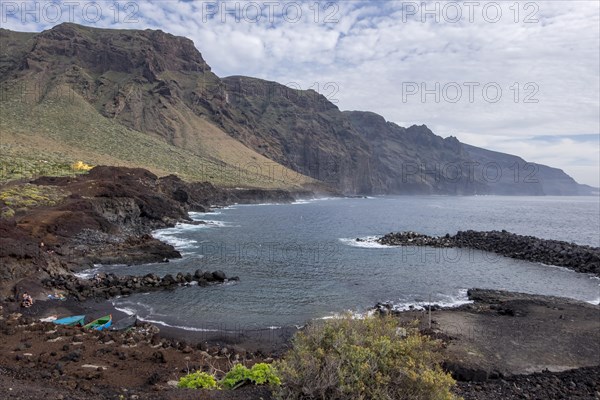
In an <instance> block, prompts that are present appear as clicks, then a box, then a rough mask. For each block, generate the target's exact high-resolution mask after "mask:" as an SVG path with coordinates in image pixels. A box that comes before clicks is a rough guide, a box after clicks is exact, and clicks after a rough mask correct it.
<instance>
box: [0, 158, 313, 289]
mask: <svg viewBox="0 0 600 400" xmlns="http://www.w3.org/2000/svg"><path fill="white" fill-rule="evenodd" d="M31 184H32V185H40V186H44V187H59V188H60V189H61V190H62V192H64V194H65V197H64V198H63V199H62V200H61V201H59V202H58V203H57V204H54V205H46V206H40V207H33V208H30V209H24V210H19V211H17V213H16V214H15V215H14V216H13V217H12V218H10V219H2V220H1V223H0V239H1V246H0V262H1V263H2V268H0V288H1V289H2V291H3V293H4V294H5V295H7V294H8V291H10V287H11V284H10V283H11V282H12V283H14V282H17V281H19V280H20V279H23V278H27V277H34V278H35V279H39V280H41V279H44V278H48V277H51V276H58V275H64V274H68V273H70V272H72V271H81V270H83V269H86V268H90V267H91V266H92V265H93V264H95V263H102V264H128V265H131V264H141V263H150V262H164V261H167V260H168V259H171V258H179V257H181V255H180V254H179V252H178V251H176V250H175V249H174V248H173V246H171V245H169V244H166V243H163V242H161V241H159V240H157V239H155V238H153V237H152V236H151V235H150V233H151V232H152V231H153V230H155V229H159V228H166V227H171V226H174V225H175V224H176V223H177V222H189V223H191V222H192V221H191V220H190V218H189V217H188V212H189V211H206V210H209V209H210V207H211V206H213V205H221V206H224V205H228V204H233V203H246V202H252V203H253V202H258V203H263V202H291V201H293V200H294V196H306V195H308V194H309V192H297V193H295V194H292V193H290V192H286V191H283V190H263V189H233V188H217V187H215V186H214V185H212V184H210V183H207V182H204V183H187V182H184V181H182V180H181V179H179V178H177V177H175V176H172V175H171V176H167V177H163V178H159V177H157V176H156V175H154V174H152V173H150V172H149V171H147V170H144V169H136V168H122V167H102V166H100V167H95V168H93V169H92V170H91V171H90V172H89V174H86V175H79V176H76V177H60V178H57V177H42V178H38V179H36V180H34V181H32V182H31ZM211 279H212V278H211ZM215 279H216V280H221V281H223V279H224V278H223V277H222V276H221V275H220V274H217V276H216V277H215ZM7 290H8V291H7Z"/></svg>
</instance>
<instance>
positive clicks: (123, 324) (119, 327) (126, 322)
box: [110, 315, 137, 331]
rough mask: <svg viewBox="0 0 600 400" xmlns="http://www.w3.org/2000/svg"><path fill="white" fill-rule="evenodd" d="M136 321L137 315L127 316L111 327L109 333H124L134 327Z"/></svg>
mask: <svg viewBox="0 0 600 400" xmlns="http://www.w3.org/2000/svg"><path fill="white" fill-rule="evenodd" d="M136 321H137V315H129V316H127V317H125V318H122V319H120V320H118V321H117V322H115V323H114V324H112V325H111V327H110V330H111V331H124V330H127V329H129V328H131V327H133V326H134V325H135V323H136Z"/></svg>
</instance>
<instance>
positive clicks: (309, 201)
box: [291, 197, 338, 204]
mask: <svg viewBox="0 0 600 400" xmlns="http://www.w3.org/2000/svg"><path fill="white" fill-rule="evenodd" d="M335 199H338V197H317V198H314V199H298V200H296V201H294V202H292V203H291V204H311V203H314V202H317V201H327V200H335Z"/></svg>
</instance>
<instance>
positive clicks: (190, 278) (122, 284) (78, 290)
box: [42, 270, 240, 301]
mask: <svg viewBox="0 0 600 400" xmlns="http://www.w3.org/2000/svg"><path fill="white" fill-rule="evenodd" d="M239 279H240V278H239V277H237V276H233V277H230V278H228V277H227V276H226V275H225V273H224V272H223V271H214V272H208V271H206V272H203V271H201V270H196V272H195V273H194V274H191V273H186V274H183V273H181V272H179V273H177V274H176V275H175V276H173V275H172V274H167V275H165V276H163V277H162V278H161V277H160V276H158V275H156V274H146V275H144V276H132V275H125V276H117V275H115V274H103V273H101V274H96V276H95V277H94V278H92V279H81V278H78V277H76V276H74V275H59V276H55V277H52V278H48V279H46V280H44V281H43V282H42V283H43V284H44V285H45V286H46V287H48V288H49V289H51V290H56V289H58V290H61V291H63V292H65V293H67V294H68V295H71V296H74V297H75V298H76V299H77V300H79V301H84V300H85V299H87V298H97V297H100V298H105V299H108V298H111V297H115V296H128V295H130V294H133V293H139V292H149V291H152V290H161V289H174V288H176V287H178V286H183V285H187V286H190V285H194V284H195V285H198V286H208V285H211V284H217V283H224V282H229V281H239Z"/></svg>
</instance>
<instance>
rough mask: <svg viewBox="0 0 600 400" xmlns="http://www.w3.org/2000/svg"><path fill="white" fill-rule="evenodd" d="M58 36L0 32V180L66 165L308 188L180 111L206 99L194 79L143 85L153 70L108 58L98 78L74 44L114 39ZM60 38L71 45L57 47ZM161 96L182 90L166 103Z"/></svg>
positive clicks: (202, 81)
mask: <svg viewBox="0 0 600 400" xmlns="http://www.w3.org/2000/svg"><path fill="white" fill-rule="evenodd" d="M55 29H56V28H55ZM66 29H67V31H68V32H62V31H61V29H56V32H55V31H54V30H52V31H46V32H44V33H41V34H39V35H37V36H36V35H31V34H20V33H14V32H8V31H6V30H2V31H0V40H1V41H2V43H1V44H2V48H3V57H2V58H1V59H0V69H2V70H3V71H4V75H3V77H2V78H1V79H2V82H1V83H2V86H1V90H2V92H1V96H0V104H1V107H0V132H1V139H2V140H1V145H2V148H1V150H2V154H1V156H0V157H1V158H0V162H1V163H2V165H1V168H0V172H1V175H0V179H2V180H7V179H15V178H21V177H29V176H33V175H42V174H48V173H50V174H52V175H62V174H67V173H72V172H73V171H72V168H71V165H72V164H73V163H74V162H76V161H83V162H85V163H87V164H91V165H117V166H128V167H143V168H147V169H149V170H151V171H152V172H154V173H156V174H158V175H167V174H177V175H179V176H181V177H182V178H184V179H187V180H194V181H197V180H202V181H204V180H206V181H210V182H212V183H215V184H217V185H223V186H242V187H261V188H288V189H293V188H298V187H300V186H302V185H307V184H313V183H315V182H314V181H313V180H311V179H309V178H307V177H305V176H302V175H300V174H298V173H295V172H293V171H291V170H289V169H287V168H285V167H282V166H280V165H277V164H276V163H274V162H273V161H271V160H269V159H267V158H265V157H264V156H262V155H260V154H258V153H256V152H255V151H253V150H251V149H249V148H248V147H246V146H244V145H243V144H241V143H240V142H238V141H237V140H235V139H233V138H232V137H230V136H229V135H227V134H226V133H225V132H224V131H223V130H221V129H220V128H219V127H217V126H216V125H215V124H214V123H212V122H210V121H209V120H207V119H206V118H205V117H204V116H203V114H202V112H198V111H197V110H193V109H191V108H190V107H188V105H187V104H186V103H185V102H184V100H183V99H182V98H181V97H183V96H188V95H189V93H191V92H194V93H195V92H198V94H197V96H199V98H202V96H206V93H202V92H201V90H205V91H206V86H207V85H206V82H207V80H206V78H205V77H204V76H203V75H202V74H203V71H195V73H193V74H190V73H186V72H185V71H184V70H181V71H171V70H170V69H168V68H169V65H165V66H163V67H156V66H154V70H153V71H152V76H151V77H150V78H145V77H144V75H148V72H144V71H145V70H146V69H148V68H150V67H149V66H153V65H154V64H156V63H154V62H152V61H149V62H147V63H144V62H140V63H135V62H134V63H133V64H132V65H130V66H129V65H123V64H119V63H122V62H126V61H123V60H128V58H123V59H120V58H119V57H117V56H114V57H113V56H110V57H113V58H115V59H112V61H110V62H108V63H107V64H106V65H104V67H103V68H101V69H98V68H97V67H96V63H94V61H93V60H90V57H92V58H93V55H92V54H87V55H86V54H81V52H79V50H77V49H78V47H77V43H78V40H77V38H78V37H80V40H79V42H83V43H84V44H85V43H86V41H90V40H94V38H95V40H98V41H101V42H104V41H105V38H102V37H97V36H98V35H99V34H101V33H104V34H107V35H112V34H113V33H114V32H115V31H111V30H99V31H100V32H96V30H94V29H89V28H82V27H78V26H75V25H70V24H67V26H66ZM71 30H74V32H75V33H73V31H71ZM69 32H70V33H72V34H73V35H74V36H75V41H72V40H71V41H69V42H68V43H69V44H68V45H67V44H65V45H64V46H63V45H57V44H56V42H57V41H58V42H61V41H64V40H63V39H65V37H66V36H68V35H67V34H68V33H69ZM117 32H120V34H119V35H116V36H115V37H117V38H118V39H119V40H121V41H123V43H129V41H128V40H125V39H123V37H127V35H125V34H124V32H129V31H117ZM57 35H58V36H59V37H58V38H57ZM73 35H71V36H73ZM163 35H165V34H163ZM65 40H66V39H65ZM149 40H150V39H149ZM152 40H156V38H154V39H152ZM109 42H110V41H109ZM158 43H160V40H159V41H158ZM69 46H71V49H70V50H69ZM129 46H131V44H129ZM30 47H31V50H27V49H29V48H30ZM63 47H64V48H63ZM89 47H90V46H89V44H87V45H85V48H89ZM5 48H6V49H9V51H6V52H4V49H5ZM60 49H62V50H60ZM65 49H66V50H65ZM140 49H141V50H143V46H141V47H140ZM140 49H138V51H140ZM194 50H195V49H194ZM127 51H128V49H127V48H124V49H122V51H115V52H114V53H117V54H122V55H123V54H124V55H127V54H128V53H127ZM131 51H133V50H131ZM71 53H75V54H73V55H71ZM77 53H79V54H77ZM157 54H158V55H157V57H158V56H161V57H163V58H164V59H165V60H166V59H167V58H168V57H166V56H165V55H164V54H160V53H157ZM198 54H199V53H198ZM165 62H167V61H165ZM169 62H170V61H169ZM186 62H187V61H186ZM189 62H192V61H189ZM193 62H195V63H196V64H197V65H196V66H195V67H194V68H196V69H201V68H204V70H206V69H207V68H208V67H207V66H206V67H202V63H203V61H202V60H201V59H199V60H193ZM182 63H183V61H182ZM138 64H139V65H138ZM23 66H25V68H23ZM129 67H131V68H132V69H131V70H127V68H129ZM173 67H174V68H184V67H182V66H181V65H175V66H173ZM208 69H209V68H208ZM215 78H216V77H215ZM211 79H213V78H211ZM216 79H217V81H218V78H216ZM169 86H172V87H174V88H184V90H182V91H181V93H173V92H172V91H171V90H170V89H169ZM180 96H181V97H180Z"/></svg>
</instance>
